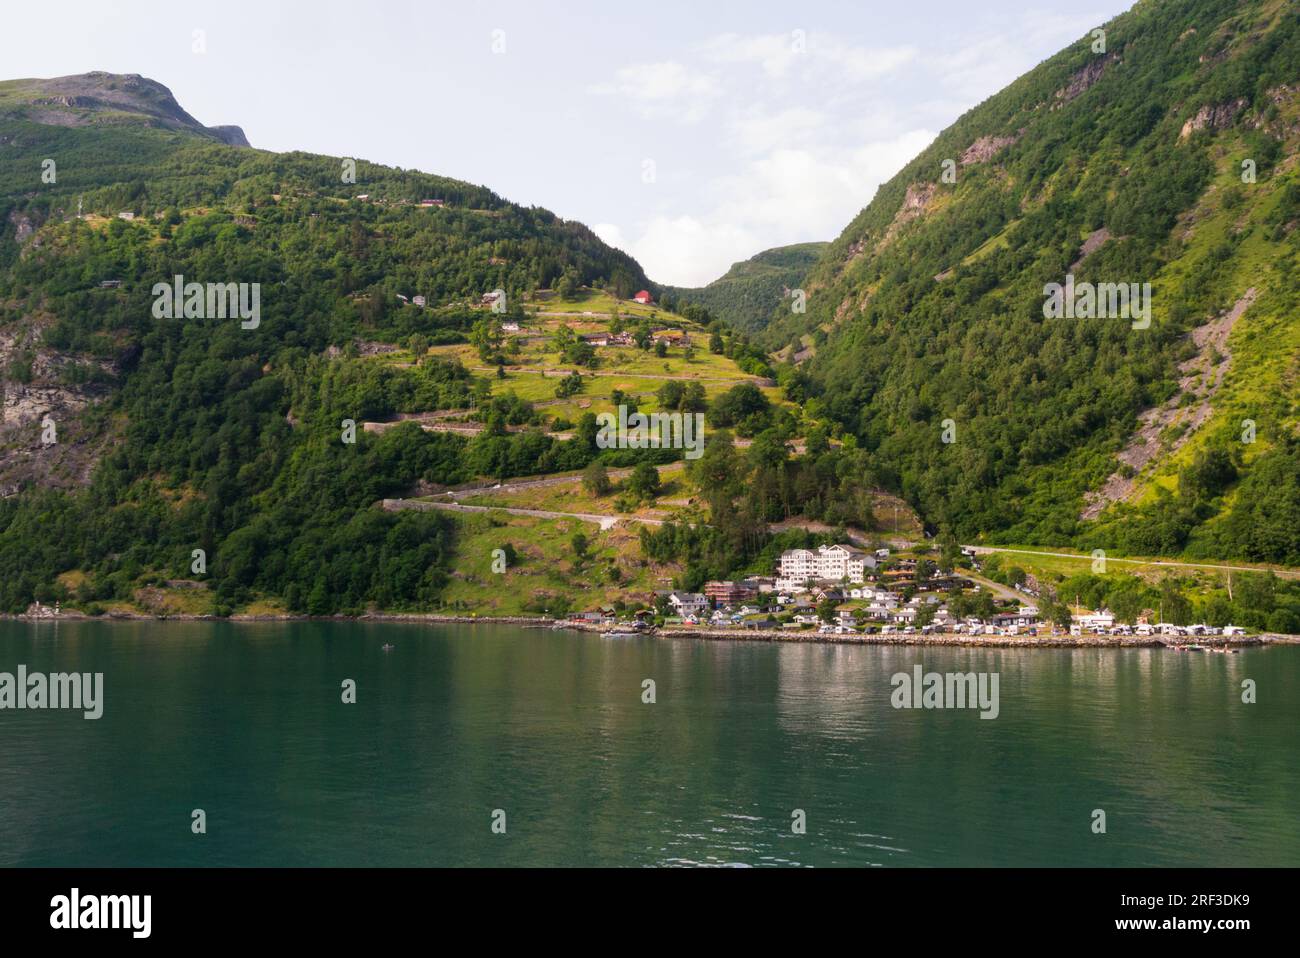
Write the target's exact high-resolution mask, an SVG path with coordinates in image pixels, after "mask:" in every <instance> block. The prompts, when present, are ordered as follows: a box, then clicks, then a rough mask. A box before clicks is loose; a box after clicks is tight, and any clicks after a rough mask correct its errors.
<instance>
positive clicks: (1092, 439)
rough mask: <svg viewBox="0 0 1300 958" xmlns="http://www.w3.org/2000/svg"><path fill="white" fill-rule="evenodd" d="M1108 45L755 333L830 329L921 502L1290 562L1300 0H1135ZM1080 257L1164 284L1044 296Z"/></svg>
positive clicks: (982, 140)
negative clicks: (1100, 313)
mask: <svg viewBox="0 0 1300 958" xmlns="http://www.w3.org/2000/svg"><path fill="white" fill-rule="evenodd" d="M1097 41H1098V38H1097V37H1095V36H1093V35H1090V36H1088V37H1086V38H1084V39H1083V40H1081V41H1080V42H1079V43H1077V44H1075V45H1073V46H1071V47H1070V48H1068V49H1066V50H1064V51H1062V52H1061V53H1059V54H1057V55H1056V56H1054V57H1052V58H1051V59H1049V60H1047V61H1045V62H1044V63H1043V64H1041V65H1040V66H1039V67H1037V68H1035V69H1034V70H1033V71H1031V72H1030V73H1028V74H1027V75H1025V76H1024V77H1022V78H1020V79H1019V80H1017V81H1016V82H1015V83H1013V84H1012V85H1011V86H1009V87H1008V88H1007V89H1006V90H1003V91H1002V92H1001V93H999V94H997V95H996V96H994V97H992V98H990V99H989V100H987V101H986V102H984V103H983V104H981V105H980V106H978V107H976V108H975V109H973V110H971V111H970V112H969V113H967V114H966V115H965V116H963V117H962V118H961V119H959V120H958V121H957V122H956V123H955V124H954V125H953V126H952V127H950V128H949V129H947V130H945V131H944V132H943V133H942V134H941V135H940V136H939V137H938V139H937V140H936V141H935V143H934V144H933V145H932V146H931V147H930V148H928V149H927V150H926V151H925V152H924V153H922V154H921V155H920V156H918V157H917V158H916V159H915V160H914V161H912V162H911V163H910V164H908V166H907V167H906V168H904V169H903V170H902V171H901V172H900V173H899V174H898V175H897V176H896V177H895V178H894V179H892V180H891V181H890V182H888V183H886V184H885V185H883V186H882V187H881V188H880V190H879V191H878V193H877V195H876V197H875V198H874V199H873V200H872V202H871V203H870V204H869V205H868V206H867V207H866V208H865V209H864V210H863V211H862V212H861V213H860V214H859V215H858V216H857V217H856V218H855V219H854V220H853V222H852V223H850V224H849V226H848V227H847V228H846V229H845V231H844V233H843V234H842V235H841V236H840V237H839V238H838V239H837V240H835V242H834V243H832V244H831V246H830V247H829V248H828V249H827V251H826V253H825V255H824V256H823V257H822V259H821V261H820V262H819V263H818V264H817V266H816V267H815V268H814V269H813V270H812V271H811V272H810V274H809V276H808V278H807V280H806V283H805V285H806V287H807V290H808V292H809V296H810V299H809V311H808V314H807V315H806V316H798V315H793V314H791V315H785V316H783V317H782V318H780V319H778V320H777V321H776V322H774V323H773V324H772V325H771V327H770V328H769V329H768V330H767V331H766V333H765V334H764V335H765V339H766V342H767V344H768V346H769V347H770V348H776V347H779V346H782V345H784V344H786V343H788V342H789V341H790V340H791V338H792V337H793V336H795V335H801V334H808V333H818V335H819V337H823V336H824V338H825V343H824V345H822V346H820V347H819V349H818V352H817V355H816V357H815V358H814V359H813V360H812V361H811V363H810V364H809V365H808V367H807V368H808V371H809V372H810V374H811V376H812V378H813V388H814V390H815V391H816V392H817V393H818V394H819V395H818V398H817V400H815V402H817V403H819V404H820V408H822V409H824V410H825V411H826V412H828V413H829V414H830V415H831V416H832V417H833V418H834V419H835V420H837V421H838V422H840V423H841V424H842V425H843V426H844V427H845V428H846V429H847V430H849V431H850V432H852V433H854V434H856V436H857V437H858V438H859V440H860V442H861V443H862V444H863V445H864V446H865V447H867V448H868V449H870V450H871V451H872V453H873V456H874V461H875V462H876V463H877V466H878V468H879V469H880V470H881V471H882V472H884V473H886V474H887V475H889V476H890V477H891V478H892V482H893V483H894V484H896V485H897V487H898V488H900V489H901V490H902V491H903V492H904V493H905V495H906V496H907V497H908V498H909V499H910V500H912V501H913V502H914V503H915V504H917V505H918V506H919V507H920V509H921V511H922V513H923V514H924V515H925V517H926V518H927V520H928V521H929V522H930V523H931V524H932V525H933V526H938V525H942V524H948V525H951V526H952V527H953V528H954V529H955V530H956V531H957V533H958V534H959V535H960V536H962V537H964V538H966V539H973V538H977V537H980V536H984V537H987V538H988V539H990V540H991V541H1003V542H1034V543H1040V544H1049V543H1057V544H1070V543H1074V544H1078V545H1087V546H1100V547H1107V548H1122V549H1126V550H1129V551H1132V552H1135V553H1140V554H1177V553H1180V552H1184V551H1187V552H1190V553H1192V554H1218V555H1221V556H1224V557H1226V556H1237V557H1241V558H1251V559H1269V560H1275V561H1289V562H1296V561H1300V478H1298V476H1297V474H1298V473H1300V449H1298V447H1297V442H1296V439H1295V436H1296V425H1297V418H1298V414H1300V406H1298V404H1297V399H1298V398H1300V390H1298V389H1297V376H1298V375H1300V366H1298V359H1297V357H1298V356H1300V336H1298V335H1297V330H1298V327H1297V321H1296V320H1295V318H1294V317H1295V306H1296V301H1297V295H1298V294H1300V280H1298V279H1297V274H1296V271H1295V266H1294V264H1295V256H1296V253H1297V245H1298V243H1300V237H1298V236H1297V234H1296V232H1295V227H1296V225H1297V221H1300V176H1298V174H1297V171H1296V162H1295V158H1296V154H1297V151H1298V150H1300V96H1298V95H1297V85H1296V78H1297V77H1298V76H1300V11H1297V9H1296V8H1295V7H1294V5H1292V4H1287V3H1283V2H1280V0H1252V2H1241V3H1238V2H1230V0H1160V2H1144V3H1141V4H1139V5H1138V6H1137V7H1135V8H1134V9H1133V10H1131V11H1129V12H1128V13H1125V14H1123V15H1122V16H1120V17H1118V18H1116V19H1115V20H1114V21H1112V22H1111V23H1109V24H1106V25H1105V42H1104V47H1103V46H1102V45H1101V44H1100V43H1098V42H1097ZM1246 160H1250V161H1252V165H1251V166H1250V167H1245V168H1244V167H1243V162H1244V161H1246ZM1250 170H1253V172H1254V176H1253V179H1252V178H1251V177H1250V176H1249V175H1247V174H1248V173H1249V171H1250ZM945 173H947V174H949V175H948V176H945ZM952 174H955V176H953V175H952ZM1244 180H1251V181H1250V182H1245V181H1244ZM1067 275H1071V276H1073V277H1074V280H1075V281H1076V282H1078V283H1079V284H1084V283H1093V284H1100V283H1116V284H1118V283H1124V284H1130V283H1137V284H1139V290H1140V289H1141V284H1145V283H1149V284H1151V305H1152V310H1151V321H1150V323H1149V325H1146V326H1144V327H1142V324H1141V323H1138V324H1137V325H1139V326H1140V327H1142V328H1134V325H1135V324H1134V323H1133V322H1130V321H1128V320H1124V319H1120V318H1109V319H1101V318H1096V319H1065V318H1052V319H1049V318H1046V316H1045V311H1044V305H1045V299H1046V293H1047V291H1048V284H1052V283H1057V284H1064V283H1065V282H1066V277H1067ZM1245 420H1250V421H1251V422H1253V423H1254V433H1253V440H1254V441H1253V442H1243V441H1242V440H1241V437H1242V435H1243V433H1245V432H1246V431H1247V430H1248V425H1243V422H1244V421H1245ZM945 439H955V441H945Z"/></svg>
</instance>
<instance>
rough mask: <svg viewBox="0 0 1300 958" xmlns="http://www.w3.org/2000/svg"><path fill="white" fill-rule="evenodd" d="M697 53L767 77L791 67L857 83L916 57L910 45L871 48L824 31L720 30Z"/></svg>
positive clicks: (900, 65) (776, 74)
mask: <svg viewBox="0 0 1300 958" xmlns="http://www.w3.org/2000/svg"><path fill="white" fill-rule="evenodd" d="M700 52H701V53H702V54H703V55H704V56H705V57H706V58H707V59H709V60H712V61H713V62H716V63H748V64H757V65H758V66H760V67H761V68H762V70H763V73H764V74H766V75H767V76H768V77H772V78H781V77H785V76H787V75H789V74H790V73H791V72H792V71H794V70H795V69H804V70H811V71H814V72H822V73H834V74H837V75H839V76H840V77H841V78H842V79H844V80H849V81H855V82H861V81H863V80H869V79H874V78H876V77H881V76H884V75H885V74H887V73H892V72H894V71H895V70H897V69H899V68H900V67H902V66H903V65H904V64H906V63H908V62H910V61H911V60H912V59H914V58H915V57H916V50H915V48H913V47H911V46H900V47H883V48H871V47H862V46H855V45H853V44H850V43H845V42H844V41H843V40H841V39H839V38H838V37H835V36H832V35H830V34H826V33H807V32H806V31H803V30H792V31H790V33H788V34H782V33H774V34H757V35H756V34H749V35H745V34H737V33H724V34H722V35H720V36H717V37H714V38H713V39H711V40H709V41H707V42H706V43H704V44H702V45H701V47H700Z"/></svg>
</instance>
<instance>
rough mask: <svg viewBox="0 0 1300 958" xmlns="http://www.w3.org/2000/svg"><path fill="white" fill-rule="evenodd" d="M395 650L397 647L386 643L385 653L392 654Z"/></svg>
mask: <svg viewBox="0 0 1300 958" xmlns="http://www.w3.org/2000/svg"><path fill="white" fill-rule="evenodd" d="M395 648H396V646H395V645H391V644H390V643H388V642H385V643H384V651H385V652H391V651H393V649H395Z"/></svg>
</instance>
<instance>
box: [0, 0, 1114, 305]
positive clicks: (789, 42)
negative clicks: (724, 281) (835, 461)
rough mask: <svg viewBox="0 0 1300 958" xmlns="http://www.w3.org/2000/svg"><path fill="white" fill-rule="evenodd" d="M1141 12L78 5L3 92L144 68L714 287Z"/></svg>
mask: <svg viewBox="0 0 1300 958" xmlns="http://www.w3.org/2000/svg"><path fill="white" fill-rule="evenodd" d="M1129 5H1130V2H1129V0H1082V2H1079V0H979V2H972V0H962V2H952V0H926V2H924V3H911V4H909V3H899V2H897V0H890V2H877V0H857V2H851V0H847V2H833V0H801V2H798V3H791V2H790V0H781V2H775V0H746V2H740V3H729V2H725V0H693V2H675V0H654V2H646V0H604V2H598V3H587V2H581V0H568V2H564V3H545V2H542V0H527V2H523V0H521V2H490V0H473V2H470V0H462V2H457V3H447V2H417V0H370V2H367V3H360V2H357V0H348V2H340V0H313V2H307V3H276V2H273V0H261V2H256V3H253V2H244V0H226V2H215V3H208V2H183V0H171V2H149V0H144V2H132V3H127V2H123V3H121V4H118V5H110V4H106V3H104V2H103V0H65V2H62V3H60V4H59V5H58V7H57V10H55V8H52V7H50V6H48V5H43V4H35V3H25V4H15V5H7V8H6V11H5V19H6V25H7V27H9V28H11V29H12V32H11V34H10V36H11V38H22V41H21V42H10V43H8V44H6V45H5V53H4V59H3V62H2V63H0V79H13V78H18V77H53V76H64V75H67V74H72V73H85V72H88V71H90V70H106V71H109V72H113V73H139V74H142V75H144V76H147V77H149V78H151V79H154V80H157V81H159V82H160V83H162V84H164V85H165V86H167V87H169V88H170V89H171V91H172V93H173V94H175V96H176V99H177V100H178V101H179V103H180V105H181V106H182V107H183V108H184V109H186V110H187V111H188V112H189V113H190V114H192V115H193V116H194V117H195V118H196V119H198V120H199V121H200V122H202V123H205V124H207V125H209V126H213V125H219V124H235V125H238V126H241V127H243V129H244V132H245V133H246V134H247V136H248V138H249V141H250V142H251V143H252V144H253V146H255V147H260V148H263V149H269V150H277V151H285V150H305V151H308V152H314V153H325V154H330V155H335V156H351V157H356V158H361V159H366V160H370V161H373V162H377V163H384V164H388V165H392V166H400V167H404V168H414V169H420V170H424V171H427V172H430V173H438V174H442V175H445V176H453V177H456V178H458V179H463V180H468V181H469V182H472V183H477V184H482V185H484V186H487V187H489V188H491V189H492V190H494V191H496V192H497V193H499V194H500V195H502V196H504V197H505V198H507V199H509V200H512V201H514V202H516V203H522V204H524V205H534V206H543V207H546V208H547V209H550V210H552V211H554V212H555V213H556V214H558V215H560V216H563V217H565V218H566V219H576V220H580V221H582V222H584V223H586V224H587V225H589V226H590V227H592V229H594V230H595V231H596V232H597V233H598V234H599V235H600V236H601V238H603V239H604V240H606V241H607V242H609V243H611V244H613V245H615V246H618V247H619V248H621V249H624V250H626V251H627V252H629V253H631V254H632V255H633V256H634V257H636V258H637V260H638V261H639V262H640V263H641V265H642V266H643V267H644V268H645V271H646V273H647V275H648V276H649V277H650V278H651V279H652V280H654V281H656V282H659V283H666V284H672V285H679V286H698V285H704V284H705V283H708V282H709V281H711V280H713V279H716V278H717V277H718V276H720V275H722V274H723V273H724V272H726V270H727V268H728V267H729V266H730V265H731V264H732V263H734V262H736V261H738V260H743V259H747V258H748V257H750V256H752V255H754V254H755V253H758V252H760V251H762V250H764V249H769V248H771V247H773V246H783V245H786V244H789V243H800V242H806V241H809V240H831V239H834V238H835V237H836V236H838V235H839V233H840V231H841V230H842V229H843V228H844V227H845V226H846V225H847V224H848V223H849V221H850V220H852V219H853V217H854V216H855V215H856V214H857V212H858V211H859V210H860V209H861V208H862V207H863V206H865V205H866V204H867V202H868V201H869V200H870V199H871V197H872V195H873V194H874V193H875V191H876V187H877V186H879V185H880V184H881V183H883V182H885V181H886V180H888V179H889V178H890V177H891V176H892V175H893V174H894V173H896V172H897V171H898V170H899V169H901V168H902V167H903V166H904V165H905V164H906V163H907V162H908V161H909V160H910V159H911V158H912V157H913V156H915V155H916V154H917V153H918V152H920V151H921V150H922V149H923V148H924V147H925V146H926V145H927V144H929V143H930V142H931V141H932V140H933V139H934V137H935V136H936V135H938V133H939V132H940V131H941V130H942V129H944V128H945V127H946V126H948V125H949V124H951V123H952V122H953V121H954V120H956V119H957V118H958V117H959V116H961V114H962V113H964V112H965V111H966V110H968V109H970V108H971V107H973V106H975V105H976V104H978V103H980V102H981V101H982V100H984V99H986V98H987V97H989V96H991V95H992V94H994V93H996V92H997V91H998V90H1000V89H1001V88H1002V87H1004V86H1006V85H1007V84H1008V83H1010V82H1011V81H1012V80H1014V79H1015V78H1016V77H1017V76H1019V75H1021V74H1022V73H1024V72H1025V71H1027V70H1029V69H1031V68H1032V67H1033V66H1034V65H1035V64H1037V63H1039V62H1041V61H1042V60H1044V59H1046V58H1047V57H1049V56H1051V55H1052V54H1054V53H1055V52H1057V51H1058V50H1060V49H1061V48H1062V47H1064V46H1067V45H1068V44H1070V43H1072V42H1076V41H1079V40H1081V39H1082V38H1083V37H1084V36H1085V35H1086V34H1087V33H1088V31H1089V30H1091V29H1092V28H1093V27H1096V26H1099V25H1100V24H1102V23H1104V22H1105V21H1107V20H1109V19H1110V18H1112V17H1113V16H1115V15H1116V14H1118V13H1120V12H1122V11H1123V10H1124V9H1126V8H1127V7H1128V6H1129ZM112 6H118V9H116V10H115V9H112Z"/></svg>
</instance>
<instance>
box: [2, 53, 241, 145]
mask: <svg viewBox="0 0 1300 958" xmlns="http://www.w3.org/2000/svg"><path fill="white" fill-rule="evenodd" d="M0 118H10V119H25V120H30V121H32V122H34V123H41V124H45V125H49V126H73V127H82V126H93V125H106V124H108V125H113V124H144V125H147V126H151V127H156V128H160V129H167V130H182V131H185V132H188V133H195V134H198V135H200V136H210V137H212V138H214V139H217V140H220V141H221V142H222V143H226V144H229V145H230V146H248V145H249V144H248V139H247V138H246V137H245V136H244V131H243V130H242V129H240V128H239V127H237V126H215V127H206V126H204V125H203V124H201V123H200V122H199V121H198V120H196V119H194V117H192V116H190V115H189V114H188V113H186V112H185V111H184V110H183V109H181V105H180V104H179V103H177V102H176V98H175V97H174V96H172V93H171V91H170V90H168V89H167V88H166V87H165V86H163V85H162V84H161V83H158V82H157V81H156V80H150V79H147V78H145V77H142V76H139V75H138V74H134V73H131V74H125V75H118V74H113V73H104V72H100V71H97V72H93V73H83V74H77V75H74V76H66V77H53V78H51V79H48V80H42V79H27V80H5V81H3V82H0Z"/></svg>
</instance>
